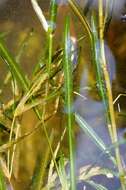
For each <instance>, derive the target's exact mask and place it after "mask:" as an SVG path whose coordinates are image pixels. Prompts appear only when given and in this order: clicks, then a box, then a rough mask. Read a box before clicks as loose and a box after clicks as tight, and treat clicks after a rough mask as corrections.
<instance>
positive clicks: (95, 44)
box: [91, 14, 110, 123]
mask: <svg viewBox="0 0 126 190" xmlns="http://www.w3.org/2000/svg"><path fill="white" fill-rule="evenodd" d="M91 26H92V44H91V45H92V55H93V62H94V65H95V72H96V80H97V86H98V90H99V93H100V95H101V98H102V100H103V104H104V108H105V111H106V114H107V120H108V121H109V123H110V116H109V113H108V101H107V94H106V87H105V83H104V74H103V69H102V66H101V63H100V59H99V57H100V47H99V38H98V31H97V28H96V18H95V15H94V14H93V15H92V17H91Z"/></svg>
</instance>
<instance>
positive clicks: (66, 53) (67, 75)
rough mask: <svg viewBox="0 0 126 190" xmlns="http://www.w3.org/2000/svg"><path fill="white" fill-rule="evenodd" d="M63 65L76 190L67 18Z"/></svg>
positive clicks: (71, 178)
mask: <svg viewBox="0 0 126 190" xmlns="http://www.w3.org/2000/svg"><path fill="white" fill-rule="evenodd" d="M63 55H64V57H63V65H64V83H65V107H66V110H67V129H68V140H69V153H70V185H71V190H75V189H76V178H75V160H74V159H75V158H74V156H75V155H74V133H73V126H74V115H73V112H72V105H73V104H72V101H73V96H72V94H73V82H72V62H71V45H70V20H69V17H66V22H65V31H64V52H63Z"/></svg>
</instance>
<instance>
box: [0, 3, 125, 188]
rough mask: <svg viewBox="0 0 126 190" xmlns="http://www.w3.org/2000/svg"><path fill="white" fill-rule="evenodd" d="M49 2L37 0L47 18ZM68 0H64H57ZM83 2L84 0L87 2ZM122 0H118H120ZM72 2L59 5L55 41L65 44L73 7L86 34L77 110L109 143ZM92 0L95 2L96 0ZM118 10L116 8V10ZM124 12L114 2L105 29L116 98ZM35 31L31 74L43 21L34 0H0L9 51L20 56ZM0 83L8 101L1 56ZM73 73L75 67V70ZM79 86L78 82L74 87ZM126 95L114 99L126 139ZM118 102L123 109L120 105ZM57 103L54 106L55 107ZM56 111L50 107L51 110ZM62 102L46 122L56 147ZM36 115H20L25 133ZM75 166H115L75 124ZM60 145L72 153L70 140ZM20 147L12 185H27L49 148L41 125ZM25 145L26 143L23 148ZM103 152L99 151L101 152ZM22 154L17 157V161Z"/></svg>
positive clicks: (25, 63)
mask: <svg viewBox="0 0 126 190" xmlns="http://www.w3.org/2000/svg"><path fill="white" fill-rule="evenodd" d="M49 2H50V1H47V0H46V1H45V0H40V1H39V4H40V6H41V8H42V10H43V12H44V14H45V16H46V17H47V18H49V12H48V10H49ZM57 2H58V3H62V4H63V3H64V2H66V1H57ZM77 2H78V3H79V4H80V5H81V7H83V6H86V3H87V2H88V1H83V0H77ZM83 2H85V4H83ZM116 2H118V1H116ZM67 6H68V5H64V6H62V7H61V6H60V7H59V8H58V11H59V12H58V19H57V29H56V32H55V37H54V40H55V43H54V47H55V48H58V47H59V46H61V41H62V36H63V34H62V33H63V23H64V18H65V15H66V14H67V13H68V12H70V13H71V17H72V24H71V25H72V27H71V28H72V34H73V35H74V37H76V38H80V37H82V36H84V39H83V40H81V41H80V42H79V43H78V46H79V48H80V47H81V48H80V49H81V50H80V61H79V65H78V67H77V71H76V72H75V89H76V88H77V87H78V86H79V90H78V92H79V93H80V94H81V96H78V95H76V96H75V101H74V110H75V111H76V112H77V113H79V114H80V115H81V116H82V117H83V118H84V119H85V120H86V122H87V123H88V124H89V125H90V126H91V127H92V128H93V129H94V130H95V132H96V133H97V134H98V135H99V136H100V137H101V138H102V139H103V141H104V142H105V144H106V145H108V146H109V145H110V144H111V142H110V138H109V134H108V130H107V126H106V119H105V111H104V106H103V103H102V102H101V99H100V98H99V96H98V93H97V89H96V81H95V76H94V70H93V68H92V65H91V52H90V44H89V39H88V37H87V34H86V33H85V31H83V29H82V27H81V24H80V22H79V21H78V20H77V18H76V17H75V15H74V14H73V13H72V11H71V10H70V8H69V7H67ZM91 6H96V1H94V3H93V4H92V5H91ZM116 13H117V14H116ZM122 15H125V9H124V1H123V0H122V1H121V3H120V2H118V3H117V4H116V5H115V8H114V14H113V19H112V22H111V24H110V28H109V30H108V33H107V35H106V47H105V49H106V59H107V61H108V62H109V66H108V67H109V70H110V79H111V86H112V91H113V98H114V99H115V98H116V97H117V96H118V95H119V94H121V93H123V94H125V92H126V91H125V89H126V80H125V73H126V66H125V62H126V53H125V52H126V46H125V42H126V33H125V31H126V23H125V19H124V20H123V21H122V20H121V18H122ZM30 31H33V34H32V35H31V37H29V40H28V44H27V45H26V50H25V53H24V54H23V55H22V57H21V59H20V64H21V67H22V68H23V71H24V72H25V73H26V74H27V75H28V77H29V78H31V75H32V69H33V68H34V66H35V64H36V62H38V58H39V56H40V54H41V50H43V49H44V47H45V46H46V41H45V39H46V34H45V32H44V30H43V28H42V27H41V25H40V22H39V20H38V18H37V16H36V14H35V12H34V11H33V8H32V6H31V2H30V0H22V1H20V0H1V1H0V32H6V33H7V34H5V42H6V45H7V47H8V49H9V51H10V52H11V53H12V54H13V55H14V56H15V57H16V55H17V54H18V51H19V48H20V45H21V43H22V42H23V40H24V39H25V37H26V36H27V35H28V34H29V33H30ZM0 66H1V70H0V80H1V82H0V88H1V89H2V88H3V89H4V90H3V92H2V94H1V95H0V98H1V100H0V101H1V102H4V101H5V102H7V101H8V100H10V98H11V93H10V83H9V84H8V85H7V86H6V87H5V86H3V82H2V81H3V80H4V79H5V76H6V74H7V71H8V69H7V67H6V66H5V65H4V64H3V61H2V60H0ZM73 74H74V73H73ZM76 86H77V87H76ZM125 102H126V97H125V96H122V97H121V98H120V99H119V100H118V101H117V103H116V104H115V109H116V120H117V126H118V136H119V139H122V138H123V137H124V135H125V132H126V131H125V127H126V126H125V125H126V124H125V122H126V118H125V111H126V103H125ZM119 106H120V111H119V110H118V109H117V108H118V107H119ZM52 109H53V108H52ZM51 111H52V110H51ZM64 120H65V119H64V116H63V108H61V109H59V112H58V113H57V114H56V115H55V117H54V118H52V119H51V120H50V121H49V122H48V123H47V126H48V129H49V132H50V131H51V128H52V127H53V128H54V136H55V142H54V145H53V146H54V147H55V146H56V144H57V142H58V141H59V139H60V136H61V134H62V131H63V128H64ZM37 121H38V120H37V117H36V116H35V113H34V112H33V111H28V112H26V113H25V114H24V115H23V117H22V118H21V125H22V126H21V134H26V133H27V132H29V131H31V129H33V128H34V126H35V124H36V123H37ZM76 128H77V129H75V133H76V137H77V138H76V168H77V172H78V170H79V168H80V167H82V166H84V165H88V164H94V163H95V164H96V166H97V165H98V166H102V167H108V168H111V169H113V170H116V169H115V168H114V166H113V165H112V163H111V161H110V160H109V159H108V158H106V155H103V156H102V152H101V151H100V150H99V149H98V148H97V146H96V145H95V144H94V142H92V141H91V140H90V138H88V137H87V136H86V135H85V134H84V133H83V132H82V131H81V130H80V129H79V127H76ZM63 143H64V144H63V145H62V151H63V152H64V154H65V156H67V155H68V142H67V138H65V140H64V142H63ZM17 146H18V148H19V149H20V151H19V153H18V151H17V156H16V157H17V158H16V159H15V161H14V164H15V165H14V174H13V177H12V183H13V186H14V190H28V189H29V183H30V182H31V178H32V175H33V171H34V168H35V165H36V162H37V160H38V158H39V157H41V155H42V156H43V155H44V154H45V147H47V146H48V145H47V142H46V138H45V135H44V132H43V130H42V129H39V130H38V131H37V132H35V134H33V135H32V136H30V137H28V138H27V139H25V140H24V141H23V142H21V143H20V144H19V145H17ZM24 147H25V149H24ZM125 148H126V146H125V145H121V154H122V159H123V162H125V160H126V151H125ZM100 155H101V156H100ZM17 160H18V161H17ZM94 180H95V181H96V182H98V183H101V184H102V185H105V186H106V187H107V188H108V190H112V189H114V190H118V188H119V186H120V183H119V180H118V179H116V178H114V179H113V178H112V179H107V178H105V177H103V176H100V177H96V178H94ZM84 185H85V184H83V183H80V184H78V187H77V189H78V190H83V189H84ZM86 190H93V188H92V187H91V186H88V185H87V188H86Z"/></svg>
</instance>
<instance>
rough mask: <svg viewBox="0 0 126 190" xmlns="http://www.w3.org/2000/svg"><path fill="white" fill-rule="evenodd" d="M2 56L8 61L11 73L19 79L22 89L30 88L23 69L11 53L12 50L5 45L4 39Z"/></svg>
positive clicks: (1, 44) (0, 41) (1, 48)
mask: <svg viewBox="0 0 126 190" xmlns="http://www.w3.org/2000/svg"><path fill="white" fill-rule="evenodd" d="M0 56H1V57H2V59H3V60H4V61H5V63H7V65H8V66H9V69H10V71H11V73H12V74H13V76H14V77H15V78H16V79H17V81H18V82H19V83H20V85H21V87H22V89H23V90H25V91H26V90H28V81H27V80H26V78H25V76H24V74H23V71H22V69H21V68H20V66H19V65H18V64H17V63H16V61H15V59H14V57H13V56H12V55H11V54H10V52H9V51H8V49H7V48H6V46H5V45H4V43H3V41H2V39H0Z"/></svg>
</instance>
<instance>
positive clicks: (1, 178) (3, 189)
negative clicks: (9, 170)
mask: <svg viewBox="0 0 126 190" xmlns="http://www.w3.org/2000/svg"><path fill="white" fill-rule="evenodd" d="M0 189H1V190H7V189H6V182H5V179H4V176H3V172H2V169H1V167H0Z"/></svg>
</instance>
